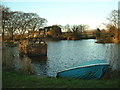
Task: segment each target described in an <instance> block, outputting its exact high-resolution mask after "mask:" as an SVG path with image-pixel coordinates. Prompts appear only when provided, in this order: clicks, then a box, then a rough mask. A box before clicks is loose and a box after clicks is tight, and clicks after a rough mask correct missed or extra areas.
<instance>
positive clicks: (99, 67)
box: [57, 60, 109, 79]
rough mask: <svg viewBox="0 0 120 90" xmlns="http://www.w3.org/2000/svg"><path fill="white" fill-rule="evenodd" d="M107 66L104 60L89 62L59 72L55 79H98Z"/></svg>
mask: <svg viewBox="0 0 120 90" xmlns="http://www.w3.org/2000/svg"><path fill="white" fill-rule="evenodd" d="M108 66H109V63H107V62H106V61H105V60H91V61H88V62H85V63H83V64H81V65H79V66H76V67H73V68H69V69H66V70H63V71H60V72H58V73H57V77H71V78H80V79H100V78H101V77H102V76H103V75H104V73H105V71H106V69H107V68H108Z"/></svg>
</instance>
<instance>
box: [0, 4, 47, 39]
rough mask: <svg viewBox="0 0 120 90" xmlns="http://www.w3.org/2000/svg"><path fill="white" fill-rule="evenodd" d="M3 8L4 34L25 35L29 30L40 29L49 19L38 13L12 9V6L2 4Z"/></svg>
mask: <svg viewBox="0 0 120 90" xmlns="http://www.w3.org/2000/svg"><path fill="white" fill-rule="evenodd" d="M0 8H1V10H2V35H3V38H4V35H5V34H10V35H11V39H12V38H13V35H14V34H21V35H24V34H25V33H26V32H27V31H29V30H33V31H35V30H39V28H41V27H44V26H45V25H46V22H47V20H46V19H45V18H41V17H40V16H39V15H37V14H36V13H25V12H22V11H11V10H10V8H8V7H5V6H3V5H0Z"/></svg>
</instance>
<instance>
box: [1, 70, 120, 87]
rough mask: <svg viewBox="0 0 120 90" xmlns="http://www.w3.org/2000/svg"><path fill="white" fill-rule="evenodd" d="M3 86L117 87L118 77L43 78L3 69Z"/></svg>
mask: <svg viewBox="0 0 120 90" xmlns="http://www.w3.org/2000/svg"><path fill="white" fill-rule="evenodd" d="M2 75H3V76H2V81H3V83H2V85H3V88H118V87H119V86H118V83H119V82H120V77H119V78H114V79H100V80H80V79H72V78H43V77H38V76H35V75H27V74H23V73H21V72H15V71H3V73H2Z"/></svg>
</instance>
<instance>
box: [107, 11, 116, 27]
mask: <svg viewBox="0 0 120 90" xmlns="http://www.w3.org/2000/svg"><path fill="white" fill-rule="evenodd" d="M107 20H108V21H109V24H110V25H111V26H114V27H116V28H118V10H113V11H112V12H111V13H110V15H109V17H108V18H107Z"/></svg>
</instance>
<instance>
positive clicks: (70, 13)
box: [2, 0, 119, 29]
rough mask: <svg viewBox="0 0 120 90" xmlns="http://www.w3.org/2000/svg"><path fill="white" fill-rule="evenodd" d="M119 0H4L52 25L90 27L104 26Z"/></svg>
mask: <svg viewBox="0 0 120 90" xmlns="http://www.w3.org/2000/svg"><path fill="white" fill-rule="evenodd" d="M118 1H119V0H2V4H3V5H5V6H7V7H9V8H10V10H12V11H23V12H26V13H27V12H33V13H37V14H38V15H39V16H40V17H42V18H45V19H46V20H47V21H48V23H47V26H50V25H55V24H57V25H63V26H64V25H66V24H69V25H80V24H87V25H89V26H90V29H96V28H104V26H103V23H106V22H107V19H106V18H107V17H108V16H109V14H110V12H111V11H112V10H114V9H116V10H117V9H118Z"/></svg>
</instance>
